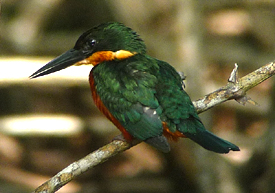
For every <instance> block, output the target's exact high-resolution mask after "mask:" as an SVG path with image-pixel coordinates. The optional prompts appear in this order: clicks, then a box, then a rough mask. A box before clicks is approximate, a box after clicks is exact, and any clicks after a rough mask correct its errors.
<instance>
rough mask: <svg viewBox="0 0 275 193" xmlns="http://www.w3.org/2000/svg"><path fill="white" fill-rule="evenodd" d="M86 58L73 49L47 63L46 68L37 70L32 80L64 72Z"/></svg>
mask: <svg viewBox="0 0 275 193" xmlns="http://www.w3.org/2000/svg"><path fill="white" fill-rule="evenodd" d="M85 58H86V57H85V56H84V54H83V53H82V52H81V51H79V50H76V49H71V50H69V51H67V52H65V53H63V54H61V55H60V56H58V57H57V58H55V59H53V60H52V61H50V62H49V63H47V64H46V65H45V66H43V67H42V68H40V69H39V70H37V71H36V72H35V73H33V74H32V75H31V76H30V78H37V77H39V76H44V75H47V74H50V73H53V72H56V71H59V70H62V69H64V68H67V67H69V66H72V65H74V64H75V63H76V62H79V61H81V60H83V59H85Z"/></svg>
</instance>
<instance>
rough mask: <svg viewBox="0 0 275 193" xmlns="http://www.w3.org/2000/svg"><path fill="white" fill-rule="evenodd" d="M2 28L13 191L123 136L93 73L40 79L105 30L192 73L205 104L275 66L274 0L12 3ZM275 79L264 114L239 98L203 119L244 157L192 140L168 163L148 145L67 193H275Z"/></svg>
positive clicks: (262, 101) (1, 80)
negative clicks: (113, 24) (236, 79)
mask: <svg viewBox="0 0 275 193" xmlns="http://www.w3.org/2000/svg"><path fill="white" fill-rule="evenodd" d="M0 19H1V20H0V53H1V55H0V192H1V193H2V192H3V193H17V192H21V193H22V192H23V193H24V192H30V191H32V190H34V189H35V188H36V187H37V186H39V185H40V184H42V183H43V182H44V181H46V180H47V179H49V178H50V177H51V176H53V175H55V174H56V173H57V172H59V171H60V170H61V169H63V168H64V167H66V166H67V165H69V164H70V163H72V162H73V161H76V160H78V159H80V158H82V157H83V156H85V155H87V154H88V153H90V152H92V151H94V150H96V149H97V148H99V147H101V146H103V145H104V144H106V143H108V142H110V141H111V140H112V138H113V137H114V136H116V135H117V134H119V132H118V130H117V129H116V128H115V127H114V126H113V125H112V124H111V123H109V122H108V120H107V119H106V118H104V117H103V116H102V115H101V114H100V113H99V111H98V110H97V109H96V108H95V106H94V104H93V102H92V99H91V96H90V95H91V94H90V88H89V84H88V74H89V71H90V69H91V68H92V67H89V66H85V67H71V68H69V69H66V70H64V71H62V72H60V73H59V72H58V73H55V74H53V75H50V76H47V77H41V78H39V79H34V80H29V79H28V76H30V75H31V74H32V73H33V72H35V71H36V70H37V69H38V68H40V67H41V66H42V65H44V64H45V63H47V62H48V61H50V59H52V58H54V57H56V56H57V55H59V54H61V53H62V52H64V51H66V50H68V49H70V48H72V47H73V46H74V43H75V41H76V40H77V38H78V37H79V36H80V35H81V34H82V33H83V32H84V31H85V30H87V29H89V28H91V27H93V26H94V25H97V24H100V23H102V22H107V21H119V22H123V23H124V24H126V25H127V26H130V27H131V28H133V29H134V30H135V31H137V32H138V33H139V34H140V35H141V37H142V39H144V41H145V43H146V45H147V48H148V54H150V55H151V56H154V57H156V58H158V59H161V60H165V61H167V62H169V63H170V64H171V65H173V66H174V67H175V68H176V69H177V70H178V71H182V72H184V74H185V75H186V76H187V79H186V81H185V85H186V90H187V92H188V93H189V94H190V96H191V98H192V99H193V100H196V99H198V98H200V97H202V96H203V95H204V94H207V93H210V92H212V91H214V90H216V89H218V88H219V87H221V86H223V85H225V84H226V83H227V79H228V77H229V75H230V73H231V71H232V69H233V68H234V64H235V63H238V65H239V76H243V75H245V74H247V73H249V72H251V71H253V70H255V69H257V68H259V67H260V66H263V65H265V64H266V63H268V62H270V61H273V60H274V58H275V57H274V53H275V35H274V31H275V3H274V2H273V1H264V0H255V1H241V0H239V1H232V0H211V1H203V0H193V1H177V0H172V1H171V0H149V1H148V0H139V1H134V0H133V1H131V0H101V1H99V0H98V1H96V0H94V1H92V0H90V1H89V0H78V1H73V0H66V1H62V0H44V1H39V0H24V1H21V0H2V1H1V18H0ZM78 70H79V71H78ZM272 79H273V78H271V79H269V80H267V81H265V82H263V83H261V84H260V85H259V86H257V87H255V88H253V89H252V90H251V91H249V92H248V95H249V96H250V97H251V98H252V99H253V100H255V101H256V102H257V103H259V106H253V105H246V106H242V105H240V104H238V103H237V102H235V101H229V102H227V103H225V104H222V105H219V106H218V107H215V108H214V109H212V110H210V111H207V112H205V113H203V114H202V115H200V116H201V117H202V120H203V122H204V123H205V125H206V127H207V128H208V129H209V130H211V131H213V132H214V133H216V134H217V135H218V136H220V137H222V138H225V139H227V140H229V141H231V142H233V143H235V144H237V145H238V146H239V147H240V148H241V151H240V152H231V153H229V154H228V155H219V154H215V153H212V152H209V151H206V150H204V149H203V148H201V147H200V146H198V145H196V144H195V143H193V142H191V141H190V140H188V139H183V140H180V141H179V142H177V143H173V142H172V143H171V146H172V151H171V152H170V153H168V154H163V153H161V152H159V151H157V150H155V149H153V148H151V147H149V146H147V145H146V144H143V143H142V144H140V145H138V146H136V147H134V148H132V149H130V150H128V151H126V152H124V153H122V154H120V155H117V156H116V157H114V158H112V159H110V160H108V161H107V162H105V163H104V164H102V165H99V166H97V167H95V168H93V169H91V170H90V171H88V172H87V173H85V174H84V175H82V176H80V177H78V178H77V179H76V180H74V181H73V182H71V183H69V184H68V185H66V186H65V187H64V188H62V189H61V190H60V191H59V192H65V193H81V192H95V193H109V192H110V193H116V192H117V193H118V192H119V193H128V192H129V193H130V192H131V193H133V192H134V193H135V192H136V193H139V192H149V193H162V192H163V193H164V192H165V193H166V192H175V193H177V192H181V193H182V192H188V193H189V192H190V193H202V192H207V193H212V192H213V193H246V192H249V193H268V192H274V189H275V187H274V180H275V166H274V163H275V160H274V159H275V154H274V153H275V151H274V150H275V149H274V146H275V143H274V142H273V138H274V137H275V133H274V132H275V130H274V129H275V128H273V127H274V126H273V125H274V124H273V122H274V120H275V119H274V112H273V111H274V107H273V106H274V105H273V103H274V100H273V98H274V92H273V90H274V89H273V87H274V86H273V81H272Z"/></svg>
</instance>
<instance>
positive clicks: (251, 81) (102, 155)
mask: <svg viewBox="0 0 275 193" xmlns="http://www.w3.org/2000/svg"><path fill="white" fill-rule="evenodd" d="M274 62H275V61H274ZM237 68H238V66H237V65H235V68H234V70H233V71H232V73H231V75H230V77H229V80H228V84H227V85H226V86H224V87H222V88H220V89H218V90H216V91H214V92H212V93H210V94H208V95H206V96H204V97H203V98H201V99H199V100H197V101H195V102H193V104H194V106H195V107H196V109H197V112H198V113H201V112H204V111H206V110H208V109H210V108H212V107H214V106H216V105H218V104H220V103H223V102H225V101H227V100H230V99H235V100H237V101H238V102H240V101H243V102H242V103H243V104H245V103H246V102H251V101H249V100H250V99H249V98H248V97H247V96H246V92H247V91H248V90H249V89H251V88H253V87H255V86H256V85H258V84H260V83H261V82H263V81H264V80H266V79H268V78H269V77H271V76H273V75H274V73H275V65H274V63H273V62H271V63H269V64H267V65H265V66H263V67H261V68H259V69H257V70H255V71H254V72H251V73H250V74H248V75H246V76H244V77H242V78H241V79H238V77H237V73H238V72H237ZM137 143H139V142H137ZM137 143H136V144H137ZM134 145H135V144H134ZM132 146H133V145H132V144H129V143H127V142H125V141H120V140H114V141H112V142H111V143H109V144H107V145H105V146H103V147H102V148H100V149H98V150H96V151H94V152H92V153H90V154H89V155H87V156H86V157H84V158H82V159H80V160H79V161H76V162H74V163H72V164H71V165H69V166H68V167H66V168H65V169H63V170H62V171H60V172H59V173H58V174H56V175H55V176H54V177H52V178H51V179H50V180H48V181H47V182H45V183H44V184H42V185H41V186H39V187H38V188H37V189H36V190H35V191H34V192H35V193H53V192H55V191H57V190H58V189H60V188H61V187H62V186H64V185H65V184H67V183H68V182H70V181H71V180H73V179H74V178H75V177H77V176H78V175H80V174H82V173H84V172H85V171H87V170H88V169H90V168H92V167H94V166H96V165H99V164H101V163H103V162H105V161H106V160H108V159H109V158H111V157H113V156H115V155H116V154H118V153H121V152H123V151H125V150H127V149H129V148H131V147H132Z"/></svg>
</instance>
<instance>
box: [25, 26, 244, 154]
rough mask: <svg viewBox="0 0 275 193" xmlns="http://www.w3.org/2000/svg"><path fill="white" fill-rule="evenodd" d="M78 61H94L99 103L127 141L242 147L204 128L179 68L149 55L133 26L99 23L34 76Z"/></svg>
mask: <svg viewBox="0 0 275 193" xmlns="http://www.w3.org/2000/svg"><path fill="white" fill-rule="evenodd" d="M72 65H93V68H92V70H91V72H90V75H89V83H90V87H91V91H92V98H93V100H94V103H95V105H96V106H97V108H98V109H99V110H100V111H101V112H102V113H103V114H104V115H105V116H106V117H107V118H108V119H109V120H110V121H111V122H113V124H114V125H115V126H116V127H117V128H118V129H119V130H120V131H121V132H122V134H123V137H124V138H125V140H127V141H129V142H131V141H132V140H133V139H134V138H135V139H138V140H141V141H144V142H146V143H148V144H150V145H152V146H153V147H155V148H157V149H159V150H161V151H163V152H169V151H170V145H169V143H168V140H167V139H172V140H177V139H178V138H181V137H186V138H190V139H191V140H193V141H195V142H196V143H198V144H199V145H201V146H202V147H204V148H205V149H208V150H210V151H214V152H217V153H228V152H229V151H230V150H233V151H239V148H238V147H237V146H236V145H234V144H232V143H230V142H228V141H226V140H223V139H221V138H219V137H217V136H216V135H214V134H213V133H211V132H209V131H207V130H206V129H205V128H204V125H203V123H202V122H201V120H200V118H199V117H198V115H197V112H196V109H195V107H194V106H193V103H192V102H191V100H190V98H189V96H188V95H187V93H186V92H185V91H184V89H183V85H182V78H181V76H180V75H179V73H178V72H177V71H176V70H175V69H174V68H173V67H172V66H171V65H169V64H168V63H166V62H164V61H161V60H158V59H155V58H153V57H150V56H149V55H147V54H146V47H145V44H144V42H143V41H142V39H141V38H140V37H139V35H137V33H136V32H134V31H133V30H132V29H131V28H129V27H126V26H125V25H123V24H121V23H116V22H109V23H103V24H101V25H99V26H97V27H94V28H92V29H90V30H88V31H86V32H85V33H83V34H82V35H81V36H80V37H79V39H78V40H77V42H76V44H75V46H74V47H73V48H72V49H70V50H68V51H67V52H65V53H63V54H62V55H60V56H58V57H57V58H55V59H53V60H52V61H50V62H49V63H47V64H46V65H45V66H43V67H42V68H40V69H39V70H38V71H36V72H35V73H34V74H32V75H31V76H30V78H36V77H39V76H43V75H47V74H50V73H53V72H56V71H59V70H62V69H64V68H67V67H69V66H72Z"/></svg>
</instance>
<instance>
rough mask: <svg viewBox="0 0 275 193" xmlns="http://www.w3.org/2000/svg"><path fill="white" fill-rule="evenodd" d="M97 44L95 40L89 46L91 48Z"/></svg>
mask: <svg viewBox="0 0 275 193" xmlns="http://www.w3.org/2000/svg"><path fill="white" fill-rule="evenodd" d="M95 44H96V40H95V39H93V40H91V41H90V42H89V45H90V46H91V47H94V46H95Z"/></svg>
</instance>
